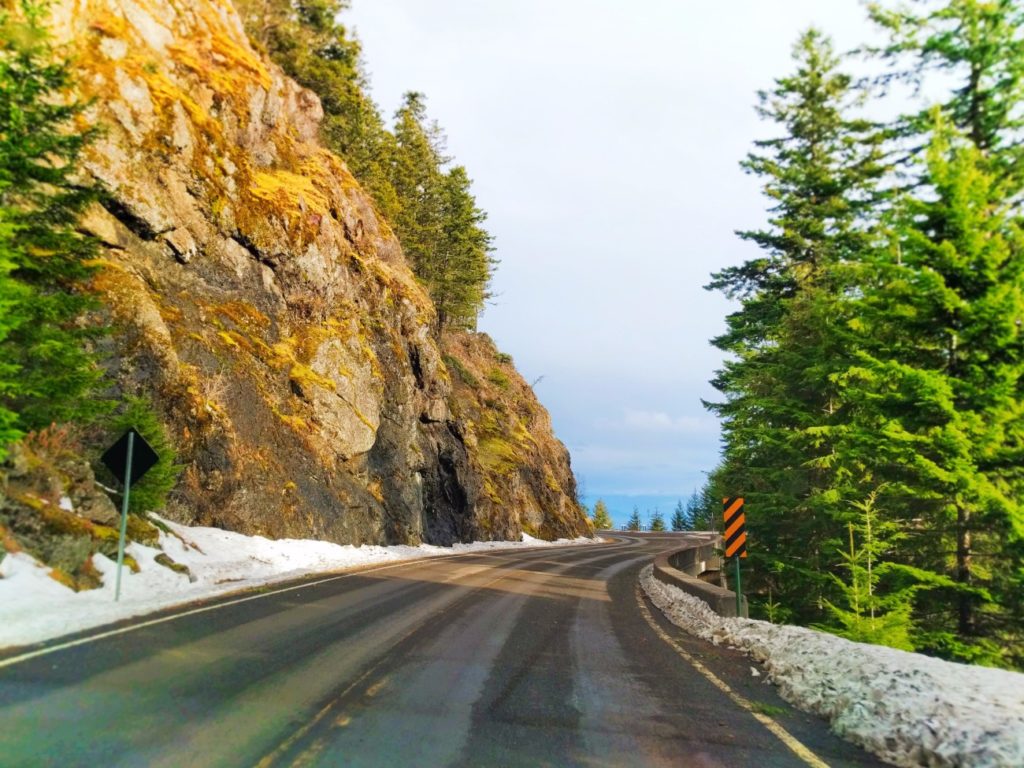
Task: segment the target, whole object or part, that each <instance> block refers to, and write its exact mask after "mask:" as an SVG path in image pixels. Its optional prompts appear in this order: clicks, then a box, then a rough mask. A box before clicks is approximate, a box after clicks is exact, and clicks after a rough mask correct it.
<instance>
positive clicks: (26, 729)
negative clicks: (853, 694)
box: [0, 534, 880, 768]
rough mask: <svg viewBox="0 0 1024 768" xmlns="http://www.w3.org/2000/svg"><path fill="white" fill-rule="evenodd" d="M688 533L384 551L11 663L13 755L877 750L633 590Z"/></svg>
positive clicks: (835, 754) (347, 756) (1, 683)
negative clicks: (389, 554)
mask: <svg viewBox="0 0 1024 768" xmlns="http://www.w3.org/2000/svg"><path fill="white" fill-rule="evenodd" d="M680 536H681V535H680V534H675V535H646V536H645V535H632V534H630V535H626V534H621V535H619V534H617V535H616V537H615V541H614V542H612V543H609V544H602V545H595V546H576V547H567V548H546V549H537V550H498V551H494V552H485V553H475V554H471V555H462V556H456V557H447V558H441V559H436V560H428V561H414V562H411V563H408V564H404V565H400V566H387V567H383V568H377V569H374V570H371V571H362V572H359V573H354V574H350V575H346V576H343V577H339V578H335V579H331V580H327V581H322V580H321V581H319V583H315V584H313V583H310V584H308V585H303V586H301V587H300V588H297V589H294V588H293V589H290V590H288V591H284V592H270V593H267V594H265V595H261V596H260V598H258V599H254V600H247V601H245V602H238V603H233V604H225V605H223V606H222V607H219V608H217V609H216V610H209V611H205V612H202V613H198V614H193V615H184V616H178V617H177V618H174V619H173V620H170V621H166V622H162V623H159V624H156V625H152V626H147V627H144V628H140V629H137V630H134V631H130V632H127V633H124V634H118V635H115V636H113V637H108V638H105V639H100V640H96V641H95V642H89V643H85V644H82V645H79V646H76V647H73V648H67V649H64V650H58V651H55V652H53V653H49V654H45V655H41V656H37V657H35V658H31V659H28V660H25V661H22V662H18V663H15V664H11V665H9V666H6V667H0V766H33V767H35V766H46V765H52V766H77V765H83V766H84V765H88V766H96V765H103V766H141V765H144V766H265V767H267V768H269V767H270V766H670V765H671V766H699V767H704V766H708V767H710V766H728V767H729V768H732V767H733V766H758V767H759V768H770V767H772V766H808V765H823V764H824V765H834V766H847V765H879V764H880V763H878V761H877V760H875V759H874V758H872V757H871V756H869V755H867V754H866V753H864V752H863V751H861V750H860V749H858V748H857V747H854V746H852V745H849V744H847V743H846V742H843V741H842V740H840V739H839V738H838V737H836V736H834V735H832V734H831V733H829V731H828V729H827V727H826V725H825V723H824V722H823V721H821V720H819V719H817V718H814V717H812V716H810V715H805V714H802V713H800V712H798V711H796V710H794V709H793V708H792V707H790V706H789V705H788V704H786V703H785V702H783V701H782V700H781V699H779V698H778V696H777V695H776V694H775V692H774V689H773V688H772V687H771V686H770V685H767V684H765V683H764V682H763V680H764V678H763V677H760V678H757V677H754V676H753V675H752V674H751V672H750V667H751V662H750V661H749V660H748V659H746V658H745V657H743V656H742V655H740V654H739V653H737V652H734V651H730V650H728V649H722V648H715V647H713V646H711V645H709V644H707V643H703V642H701V641H698V640H695V639H693V638H691V637H689V636H687V635H685V634H684V633H682V632H681V631H680V630H678V629H677V628H675V627H674V626H672V625H671V624H669V623H668V622H667V621H665V619H664V617H663V616H661V614H660V613H659V612H658V610H657V609H656V608H654V607H653V606H651V604H650V603H649V602H648V601H646V598H643V597H641V596H640V595H639V594H638V591H637V574H638V573H639V571H640V569H641V568H642V567H643V566H644V565H646V564H648V563H649V562H650V560H651V558H652V555H653V554H654V553H655V552H658V551H662V550H664V549H668V548H670V547H672V546H676V545H678V544H679V542H680V538H679V537H680ZM222 602H225V603H227V602H230V601H222ZM185 610H187V609H181V610H179V611H178V613H181V612H184V611H185ZM169 615H174V612H170V614H169ZM83 634H86V635H87V634H90V633H83ZM92 634H97V631H93V632H92ZM694 660H697V661H698V663H699V665H700V666H702V667H703V668H704V669H705V671H706V672H710V673H711V674H712V675H714V676H715V677H717V679H718V680H719V682H721V683H724V684H725V685H726V686H727V687H728V688H730V689H731V690H732V691H733V692H734V694H735V696H738V697H740V698H742V699H744V700H746V701H747V702H748V704H750V705H751V707H752V709H753V711H748V710H745V709H743V708H742V707H740V706H737V704H736V698H735V697H730V696H729V695H728V694H727V693H725V692H723V690H722V688H721V686H720V685H717V686H716V685H715V684H713V682H712V681H711V680H709V679H708V677H707V675H705V674H702V673H701V672H699V671H698V670H697V669H696V668H695V666H694V664H693V661H694ZM2 662H3V657H0V663H2ZM758 718H760V720H759V719H758ZM769 719H770V720H771V721H772V722H773V723H774V725H773V724H772V723H768V724H767V725H766V723H765V722H764V721H766V720H769ZM778 731H781V732H782V733H783V734H785V735H786V736H788V737H789V739H790V741H787V740H786V739H785V738H784V737H780V735H779V733H778Z"/></svg>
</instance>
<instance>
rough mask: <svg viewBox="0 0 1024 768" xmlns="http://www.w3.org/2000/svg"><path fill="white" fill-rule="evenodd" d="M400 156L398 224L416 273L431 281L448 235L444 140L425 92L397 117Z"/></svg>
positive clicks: (394, 180)
mask: <svg viewBox="0 0 1024 768" xmlns="http://www.w3.org/2000/svg"><path fill="white" fill-rule="evenodd" d="M394 135H395V153H394V158H393V161H392V165H391V184H392V186H393V187H394V189H395V192H396V194H397V195H398V199H399V210H398V212H397V214H396V215H395V217H394V218H393V220H392V222H391V223H392V225H393V226H394V227H395V232H396V233H397V234H398V239H399V240H401V242H402V249H403V250H404V251H405V255H406V258H408V259H409V263H410V264H411V265H412V268H413V271H414V272H415V273H416V275H417V276H418V277H419V278H420V279H422V280H424V281H428V280H429V276H430V274H431V273H432V271H433V266H432V263H431V260H432V258H433V257H434V255H435V254H436V253H437V251H438V250H439V248H440V244H441V240H442V237H443V234H444V203H445V200H444V198H445V195H444V175H443V174H442V172H441V166H442V165H443V164H444V163H445V162H447V158H446V157H445V155H444V154H443V151H444V137H443V135H442V134H441V131H440V128H438V126H437V124H436V123H428V122H427V109H426V103H425V101H424V97H423V94H421V93H416V92H414V91H410V92H409V93H406V94H405V100H404V101H403V103H402V106H401V107H400V108H399V110H398V111H397V112H396V113H395V129H394Z"/></svg>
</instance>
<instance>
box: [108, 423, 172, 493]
mask: <svg viewBox="0 0 1024 768" xmlns="http://www.w3.org/2000/svg"><path fill="white" fill-rule="evenodd" d="M129 434H134V435H135V438H134V439H133V440H132V485H135V483H137V482H138V481H139V480H140V479H141V478H142V476H143V475H144V474H146V473H147V472H149V470H151V469H152V468H153V465H154V464H156V463H157V462H158V461H159V460H160V457H159V456H157V455H156V451H154V450H153V448H152V446H150V444H149V443H147V442H146V441H145V439H144V438H143V437H142V435H140V434H139V433H138V432H136V431H135V429H134V428H132V429H129V430H128V431H127V432H125V433H124V434H123V435H121V439H120V440H118V441H117V442H116V443H114V444H113V445H112V446H110V447H109V448H108V449H107V452H106V453H104V454H103V455H102V456H101V457H100V461H102V462H103V464H104V465H105V466H106V467H107V469H109V470H110V471H111V472H113V473H114V477H116V478H117V479H118V480H120V481H121V484H122V485H123V484H124V470H125V463H126V460H127V459H128V435H129Z"/></svg>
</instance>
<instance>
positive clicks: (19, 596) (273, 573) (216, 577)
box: [0, 520, 600, 648]
mask: <svg viewBox="0 0 1024 768" xmlns="http://www.w3.org/2000/svg"><path fill="white" fill-rule="evenodd" d="M163 522H164V523H166V525H167V526H168V527H169V528H170V529H171V530H172V531H173V532H174V534H176V535H168V534H165V533H161V535H160V548H159V549H156V548H153V547H146V546H143V545H141V544H137V543H133V544H129V545H128V548H127V552H128V554H130V555H131V556H132V557H134V558H135V560H136V561H137V562H138V564H139V568H140V570H139V573H132V572H131V571H130V570H128V568H127V567H125V569H124V570H123V571H122V578H121V600H120V602H116V603H115V602H114V581H115V575H114V574H115V571H116V569H117V565H116V563H115V562H114V561H113V560H111V559H109V558H107V557H104V556H103V555H100V554H97V555H94V556H93V563H94V564H95V565H96V568H97V570H99V571H100V573H102V574H103V586H102V587H100V588H98V589H91V590H86V591H82V592H75V591H74V590H71V589H69V588H68V587H65V586H64V585H62V584H59V583H58V582H56V581H54V580H53V579H52V578H50V576H49V568H46V567H45V566H43V565H41V564H40V563H39V562H37V561H36V560H35V559H34V558H32V557H30V556H29V555H27V554H25V553H23V552H16V553H12V554H8V555H7V557H5V558H4V559H3V560H2V561H0V648H3V647H4V646H12V645H28V644H30V643H37V642H40V641H42V640H48V639H50V638H54V637H60V636H61V635H66V634H68V633H71V632H79V631H81V630H83V629H88V628H90V627H96V626H99V625H102V624H109V623H110V622H114V621H119V620H121V619H125V618H128V617H130V616H138V615H141V614H145V613H150V612H152V611H155V610H158V609H161V608H167V607H169V606H173V605H179V604H182V603H189V602H192V601H194V600H201V599H203V598H207V597H212V596H214V595H219V594H223V593H225V592H231V591H234V590H238V589H241V588H245V587H252V586H256V585H260V584H267V583H270V582H274V581H282V580H286V579H294V578H296V577H301V576H306V575H309V574H314V573H325V572H330V571H339V570H343V569H347V568H355V567H360V566H368V565H374V564H387V563H396V562H399V561H402V560H414V559H417V558H423V557H437V556H440V555H460V554H465V553H469V552H481V551H486V550H494V549H507V548H512V547H521V548H524V547H539V546H565V545H567V544H593V543H596V542H598V541H600V539H588V538H579V539H559V540H558V541H543V540H541V539H535V538H533V537H531V536H527V535H525V534H524V535H523V540H522V541H521V542H513V541H486V542H474V543H472V544H455V545H454V546H452V547H436V546H431V545H429V544H423V545H420V546H418V547H411V546H394V547H378V546H359V547H356V546H351V545H348V546H342V545H339V544H332V543H329V542H325V541H309V540H302V539H278V540H272V539H265V538H263V537H262V536H244V535H242V534H239V533H232V532H230V531H222V530H220V529H218V528H201V527H189V526H184V525H178V524H177V523H173V522H171V521H169V520H164V521H163ZM161 552H163V553H165V554H167V555H168V556H170V557H171V559H172V560H174V561H175V562H177V563H181V564H182V565H187V566H188V567H189V569H190V570H191V572H192V580H190V579H189V577H188V576H187V575H185V574H180V573H175V572H174V571H172V570H170V569H169V568H167V567H165V566H163V565H160V564H159V563H157V562H155V560H154V558H155V557H156V556H157V555H159V554H161Z"/></svg>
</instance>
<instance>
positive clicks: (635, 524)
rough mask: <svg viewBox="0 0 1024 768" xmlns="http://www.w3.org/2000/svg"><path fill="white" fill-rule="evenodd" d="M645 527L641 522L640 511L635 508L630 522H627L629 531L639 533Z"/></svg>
mask: <svg viewBox="0 0 1024 768" xmlns="http://www.w3.org/2000/svg"><path fill="white" fill-rule="evenodd" d="M642 527H643V524H642V523H641V522H640V510H639V509H637V508H636V507H633V513H632V514H631V515H630V516H629V520H627V521H626V530H627V531H639V530H640V529H641V528H642Z"/></svg>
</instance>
